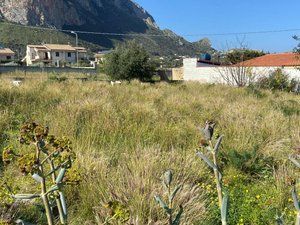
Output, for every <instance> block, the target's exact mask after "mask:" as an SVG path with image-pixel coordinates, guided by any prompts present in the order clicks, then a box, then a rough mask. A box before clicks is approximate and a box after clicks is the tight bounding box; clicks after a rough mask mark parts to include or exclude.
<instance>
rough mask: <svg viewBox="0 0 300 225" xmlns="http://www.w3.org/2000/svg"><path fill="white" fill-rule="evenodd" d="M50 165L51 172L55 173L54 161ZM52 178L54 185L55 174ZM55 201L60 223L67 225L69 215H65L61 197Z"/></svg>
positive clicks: (50, 161) (56, 197) (57, 197)
mask: <svg viewBox="0 0 300 225" xmlns="http://www.w3.org/2000/svg"><path fill="white" fill-rule="evenodd" d="M49 164H50V167H51V170H52V171H54V169H55V166H54V163H53V161H52V160H49ZM51 176H52V181H53V183H55V180H56V174H55V172H54V173H52V175H51ZM58 193H59V192H58ZM55 201H56V205H57V208H58V213H59V219H60V222H61V224H63V225H65V224H67V215H65V214H64V210H63V208H62V203H61V200H60V197H59V196H58V195H56V196H55Z"/></svg>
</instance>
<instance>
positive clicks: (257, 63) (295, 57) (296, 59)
mask: <svg viewBox="0 0 300 225" xmlns="http://www.w3.org/2000/svg"><path fill="white" fill-rule="evenodd" d="M237 66H251V67H269V66H275V67H282V66H300V55H299V54H296V53H279V54H268V55H264V56H261V57H257V58H254V59H250V60H247V61H244V62H242V63H239V64H237Z"/></svg>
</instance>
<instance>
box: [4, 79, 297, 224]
mask: <svg viewBox="0 0 300 225" xmlns="http://www.w3.org/2000/svg"><path fill="white" fill-rule="evenodd" d="M14 76H18V74H15V75H14ZM40 76H41V78H40V79H32V80H25V82H24V83H23V84H22V85H21V86H20V87H12V85H11V83H10V82H9V81H6V80H1V82H0V107H1V111H0V149H1V151H3V149H4V148H5V147H7V146H8V145H9V146H12V147H14V148H16V149H19V150H23V147H20V146H19V143H18V139H17V137H18V134H19V128H20V126H21V125H22V124H23V123H24V122H26V121H28V120H30V119H35V120H38V122H40V123H42V124H45V125H48V126H49V127H50V128H51V130H52V132H53V134H54V135H56V136H66V137H68V138H69V139H70V140H71V141H72V145H73V150H74V152H75V153H76V156H77V159H76V163H75V164H74V165H73V167H74V169H75V170H72V171H70V173H69V175H70V176H72V177H74V179H75V180H77V181H78V182H76V183H74V184H72V185H73V186H69V187H68V186H66V189H65V191H66V196H67V197H66V198H67V202H68V203H69V204H68V210H69V213H70V214H69V223H70V224H71V225H72V224H73V225H75V224H76V225H77V224H96V223H97V220H98V221H99V218H100V219H101V221H107V223H106V224H114V225H116V224H166V223H167V218H166V217H165V214H164V212H163V211H162V210H161V208H160V206H159V205H158V204H157V203H156V202H155V200H154V196H156V195H157V196H165V195H164V193H163V191H162V189H161V179H162V177H161V175H162V174H164V172H165V171H167V170H169V169H171V170H172V171H173V173H174V174H176V176H174V177H173V180H174V181H173V182H174V184H182V189H181V190H180V192H178V195H177V196H176V198H175V199H174V206H179V205H182V207H183V208H184V212H183V214H182V216H181V224H182V225H184V224H186V225H187V224H189V225H190V224H195V225H199V224H200V225H201V224H203V225H216V224H219V223H220V210H219V205H218V197H217V195H216V192H215V191H214V189H213V187H214V185H215V183H214V175H213V173H209V172H208V168H207V166H206V165H205V164H204V163H201V161H200V160H199V158H197V156H196V154H195V150H196V149H198V148H199V145H200V144H199V142H200V140H201V139H202V135H201V134H200V132H199V130H198V129H197V127H198V126H202V125H203V124H204V122H205V121H207V120H209V121H215V122H216V123H217V126H216V128H215V131H214V132H215V135H216V136H218V135H220V134H224V139H223V141H222V144H221V146H220V151H219V159H218V163H219V166H220V168H221V169H222V183H223V187H224V189H225V190H228V196H229V199H230V206H229V210H228V224H230V225H231V224H234V225H236V224H239V225H242V224H244V225H246V224H253V225H261V224H274V222H275V218H276V216H277V215H279V216H280V215H282V216H283V219H284V221H285V223H286V224H292V223H294V220H295V216H296V211H295V208H294V206H293V200H292V198H291V189H292V187H293V185H294V184H295V180H296V179H297V177H298V176H299V171H298V169H296V168H295V166H293V165H292V164H291V162H290V161H289V160H288V156H289V155H290V154H295V153H297V149H298V148H297V147H299V145H300V133H299V127H300V103H299V96H296V95H293V94H289V93H285V92H276V91H275V92H270V91H261V90H255V91H254V90H253V89H250V88H232V87H227V86H220V85H202V84H199V83H184V84H174V85H170V84H164V83H159V84H155V85H152V84H141V83H140V82H131V83H129V84H121V85H117V86H111V85H110V84H108V83H103V82H94V81H87V82H80V81H74V80H69V81H68V80H67V81H64V82H56V81H53V80H47V79H43V75H42V74H41V75H40ZM33 77H35V76H33ZM202 144H203V142H202ZM298 151H299V150H298ZM15 163H17V162H12V163H11V164H9V165H8V166H5V167H2V166H1V172H0V174H1V184H2V182H3V181H5V182H6V184H7V185H9V186H10V187H11V189H12V191H13V192H14V193H16V192H17V193H23V192H25V193H30V190H34V188H35V187H36V184H33V183H32V178H31V177H27V176H23V175H22V173H21V172H19V171H18V170H16V169H15ZM1 165H2V162H1ZM76 171H77V172H76ZM78 177H82V179H78ZM16 181H17V182H16ZM297 188H299V187H297ZM40 203H41V202H39V201H36V202H34V203H31V202H19V203H18V204H15V203H13V202H12V200H11V199H10V197H9V195H7V189H6V188H5V185H4V186H3V185H2V186H0V216H1V217H2V218H7V217H9V216H13V219H17V218H21V219H23V220H26V221H28V222H32V223H37V224H45V223H46V222H45V220H46V218H45V215H44V213H43V208H42V207H41V206H40ZM24 205H25V206H26V207H24ZM176 209H178V208H177V207H176ZM101 221H100V222H101ZM100 222H99V224H101V223H100Z"/></svg>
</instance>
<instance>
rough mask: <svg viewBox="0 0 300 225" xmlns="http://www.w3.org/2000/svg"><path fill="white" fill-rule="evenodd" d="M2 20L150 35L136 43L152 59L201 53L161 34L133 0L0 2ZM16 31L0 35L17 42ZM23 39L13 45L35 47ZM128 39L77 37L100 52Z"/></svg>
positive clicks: (168, 34)
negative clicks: (158, 56) (161, 56)
mask: <svg viewBox="0 0 300 225" xmlns="http://www.w3.org/2000/svg"><path fill="white" fill-rule="evenodd" d="M1 18H3V19H6V20H7V21H10V22H15V23H20V24H24V25H32V26H45V27H56V28H58V29H61V28H63V29H65V30H82V31H91V32H103V33H138V34H151V35H152V36H151V35H150V36H147V35H145V36H144V35H139V36H135V39H136V40H137V41H138V42H139V43H140V44H142V45H143V46H144V47H145V48H146V49H147V50H148V51H149V52H150V53H152V54H155V55H157V54H159V55H174V54H181V55H194V54H195V53H197V52H201V51H202V50H201V47H199V46H198V45H194V44H193V43H190V42H188V41H186V40H184V38H182V37H180V36H177V35H176V34H175V33H173V32H172V31H170V30H165V31H162V30H160V29H159V28H158V27H157V26H156V23H155V20H154V19H153V17H152V16H151V15H150V14H149V13H148V12H147V11H146V10H144V9H143V8H142V7H140V6H139V5H138V4H136V3H135V2H134V1H133V0H0V19H1ZM19 29H21V28H19ZM19 29H15V32H14V33H12V32H10V29H9V28H8V27H7V26H4V25H3V29H2V32H3V33H5V32H6V33H7V36H11V35H15V36H17V37H13V36H12V37H13V38H15V39H18V38H19V37H23V36H22V35H25V34H23V33H22V31H19ZM24 29H25V28H24ZM0 30H1V23H0ZM17 31H18V32H17ZM10 33H11V34H10ZM52 33H54V32H52ZM66 34H68V35H71V37H74V35H72V34H70V32H66ZM48 36H49V35H48V34H47V33H45V34H44V35H43V37H39V38H38V39H42V40H43V42H45V41H49V38H47V37H48ZM24 38H25V40H27V41H22V44H20V43H14V44H15V45H26V44H32V43H35V41H34V38H33V37H31V36H30V35H29V36H28V35H27V36H24ZM131 38H132V37H128V36H114V35H94V34H84V33H80V34H79V39H80V40H84V41H86V42H88V43H92V44H95V45H97V46H99V48H101V49H102V48H112V47H114V46H116V44H118V43H120V42H122V41H125V40H128V39H131ZM54 39H56V40H57V43H62V42H63V39H59V38H58V37H57V38H54ZM0 40H1V35H0ZM3 40H4V39H3ZM8 40H10V39H8ZM25 42H26V43H25Z"/></svg>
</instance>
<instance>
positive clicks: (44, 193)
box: [35, 143, 54, 225]
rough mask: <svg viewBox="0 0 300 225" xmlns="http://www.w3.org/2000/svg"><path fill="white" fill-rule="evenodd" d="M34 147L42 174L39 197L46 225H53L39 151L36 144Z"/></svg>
mask: <svg viewBox="0 0 300 225" xmlns="http://www.w3.org/2000/svg"><path fill="white" fill-rule="evenodd" d="M35 146H36V157H37V162H38V165H39V169H40V172H41V174H42V182H41V196H42V200H43V204H44V207H45V211H46V217H47V222H48V225H54V223H53V217H52V212H51V208H50V204H49V199H48V196H47V186H46V180H45V177H44V168H43V165H42V164H41V163H40V149H39V147H38V144H37V143H36V145H35Z"/></svg>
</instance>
